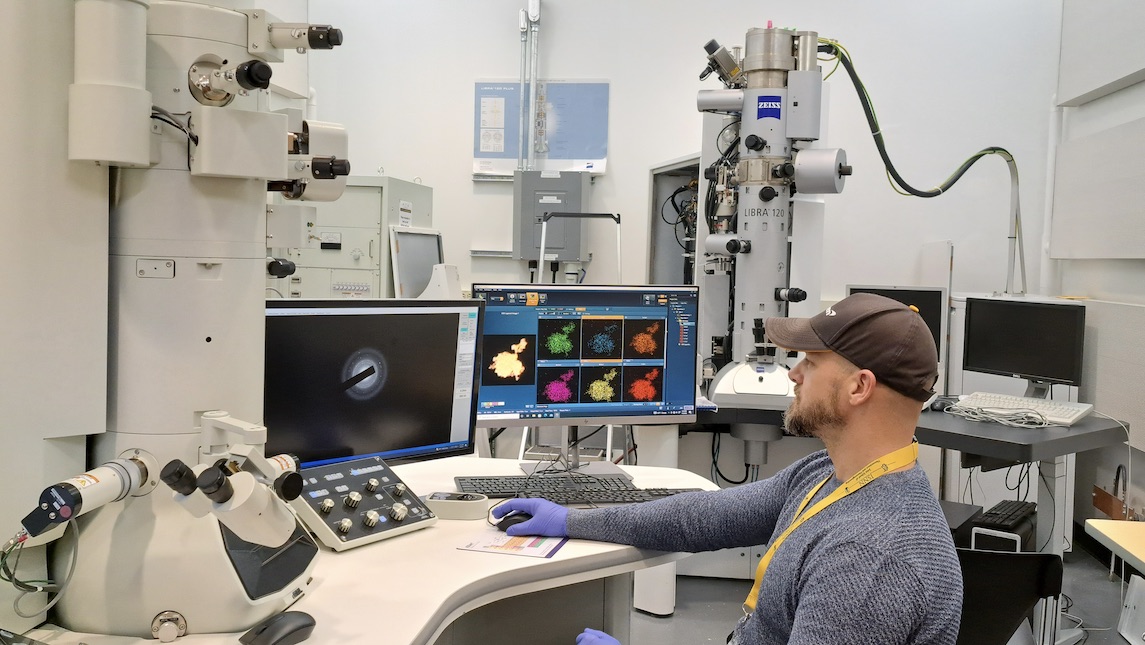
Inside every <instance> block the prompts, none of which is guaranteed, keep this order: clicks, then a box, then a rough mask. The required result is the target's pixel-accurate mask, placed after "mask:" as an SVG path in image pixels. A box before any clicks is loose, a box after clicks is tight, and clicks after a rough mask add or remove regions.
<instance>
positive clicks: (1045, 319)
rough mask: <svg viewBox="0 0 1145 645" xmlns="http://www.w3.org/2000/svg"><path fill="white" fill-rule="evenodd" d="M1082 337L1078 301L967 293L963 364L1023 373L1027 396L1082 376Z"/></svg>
mask: <svg viewBox="0 0 1145 645" xmlns="http://www.w3.org/2000/svg"><path fill="white" fill-rule="evenodd" d="M1084 340H1085V306H1084V305H1083V304H1081V303H1078V302H1071V301H1065V300H1062V301H1054V302H1046V301H1037V300H1019V299H1011V298H967V299H966V338H965V348H964V351H963V360H962V369H964V370H969V371H972V372H984V373H986V374H999V375H1002V376H1013V377H1016V378H1022V379H1026V380H1027V381H1029V385H1028V387H1027V389H1026V396H1029V397H1035V398H1046V397H1047V395H1048V394H1049V388H1050V386H1051V385H1053V384H1056V383H1062V384H1066V385H1078V384H1079V383H1080V382H1081V371H1082V350H1083V342H1084Z"/></svg>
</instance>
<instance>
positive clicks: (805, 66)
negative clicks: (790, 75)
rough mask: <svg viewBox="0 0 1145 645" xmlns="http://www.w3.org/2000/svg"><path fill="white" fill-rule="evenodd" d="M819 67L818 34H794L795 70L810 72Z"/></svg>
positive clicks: (800, 32) (803, 32) (807, 32)
mask: <svg viewBox="0 0 1145 645" xmlns="http://www.w3.org/2000/svg"><path fill="white" fill-rule="evenodd" d="M817 67H819V33H818V32H815V31H797V32H795V68H796V69H801V70H812V69H815V68H817Z"/></svg>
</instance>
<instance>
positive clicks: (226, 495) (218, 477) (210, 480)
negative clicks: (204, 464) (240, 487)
mask: <svg viewBox="0 0 1145 645" xmlns="http://www.w3.org/2000/svg"><path fill="white" fill-rule="evenodd" d="M195 485H196V486H197V487H198V488H199V490H201V491H203V494H204V495H206V496H207V497H208V498H210V500H211V501H212V502H215V503H218V504H224V503H226V502H227V500H229V499H230V498H231V496H233V495H234V494H235V489H234V487H232V486H231V482H230V480H229V479H227V476H226V475H225V474H223V471H222V470H221V469H219V468H208V469H206V470H204V471H203V472H202V473H200V474H199V478H198V480H196V481H195Z"/></svg>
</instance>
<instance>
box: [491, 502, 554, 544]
mask: <svg viewBox="0 0 1145 645" xmlns="http://www.w3.org/2000/svg"><path fill="white" fill-rule="evenodd" d="M514 511H515V512H518V513H528V514H529V515H532V516H533V518H532V519H530V520H528V521H526V522H521V523H520V524H515V525H513V526H510V527H509V530H507V531H505V535H513V536H516V535H543V536H546V537H567V536H568V529H567V528H566V520H567V519H568V516H569V509H567V508H565V507H564V506H560V505H558V504H554V503H552V502H550V501H549V500H547V499H541V498H539V497H530V498H525V499H516V498H514V499H510V500H508V501H506V502H504V503H502V504H499V505H497V506H495V507H494V508H493V517H494V518H496V519H501V518H502V517H505V516H506V515H508V514H509V513H511V512H514Z"/></svg>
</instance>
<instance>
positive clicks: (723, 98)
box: [696, 90, 743, 112]
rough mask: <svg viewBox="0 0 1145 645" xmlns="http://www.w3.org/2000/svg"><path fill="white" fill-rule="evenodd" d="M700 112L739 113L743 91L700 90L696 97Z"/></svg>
mask: <svg viewBox="0 0 1145 645" xmlns="http://www.w3.org/2000/svg"><path fill="white" fill-rule="evenodd" d="M696 109H697V110H699V111H700V112H739V111H740V110H741V109H743V90H702V91H701V92H700V93H699V94H697V95H696Z"/></svg>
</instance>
